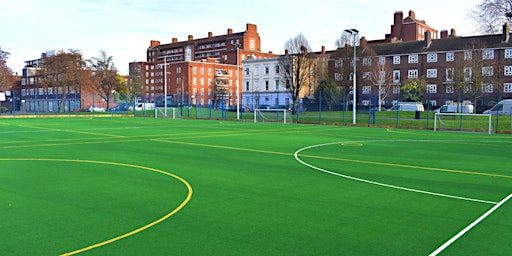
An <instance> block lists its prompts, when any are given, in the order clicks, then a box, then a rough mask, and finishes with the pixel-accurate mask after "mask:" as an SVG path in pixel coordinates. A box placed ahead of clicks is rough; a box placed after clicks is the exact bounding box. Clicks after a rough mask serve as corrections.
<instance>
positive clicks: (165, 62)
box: [155, 49, 167, 118]
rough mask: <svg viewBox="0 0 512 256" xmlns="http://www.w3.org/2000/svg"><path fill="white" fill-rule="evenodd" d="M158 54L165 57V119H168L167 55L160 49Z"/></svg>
mask: <svg viewBox="0 0 512 256" xmlns="http://www.w3.org/2000/svg"><path fill="white" fill-rule="evenodd" d="M158 53H160V54H163V55H164V117H165V118H167V55H166V54H164V53H163V52H162V51H161V50H160V49H158ZM155 113H156V110H155Z"/></svg>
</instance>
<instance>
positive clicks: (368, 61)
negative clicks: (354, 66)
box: [363, 57, 372, 66]
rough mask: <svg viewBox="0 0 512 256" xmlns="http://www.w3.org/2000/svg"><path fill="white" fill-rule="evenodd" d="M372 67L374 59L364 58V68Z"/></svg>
mask: <svg viewBox="0 0 512 256" xmlns="http://www.w3.org/2000/svg"><path fill="white" fill-rule="evenodd" d="M371 65H372V58H370V57H364V58H363V66H371Z"/></svg>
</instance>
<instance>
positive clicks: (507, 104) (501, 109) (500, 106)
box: [484, 99, 512, 115]
mask: <svg viewBox="0 0 512 256" xmlns="http://www.w3.org/2000/svg"><path fill="white" fill-rule="evenodd" d="M484 114H492V115H496V114H497V115H512V99H508V100H502V101H500V102H498V103H497V104H496V105H494V107H492V108H491V109H488V110H486V111H484Z"/></svg>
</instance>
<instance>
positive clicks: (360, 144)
mask: <svg viewBox="0 0 512 256" xmlns="http://www.w3.org/2000/svg"><path fill="white" fill-rule="evenodd" d="M340 145H342V146H344V147H362V146H363V144H362V143H352V142H344V143H341V144H340Z"/></svg>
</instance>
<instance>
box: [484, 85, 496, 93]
mask: <svg viewBox="0 0 512 256" xmlns="http://www.w3.org/2000/svg"><path fill="white" fill-rule="evenodd" d="M493 91H494V85H492V84H482V92H483V93H493Z"/></svg>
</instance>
